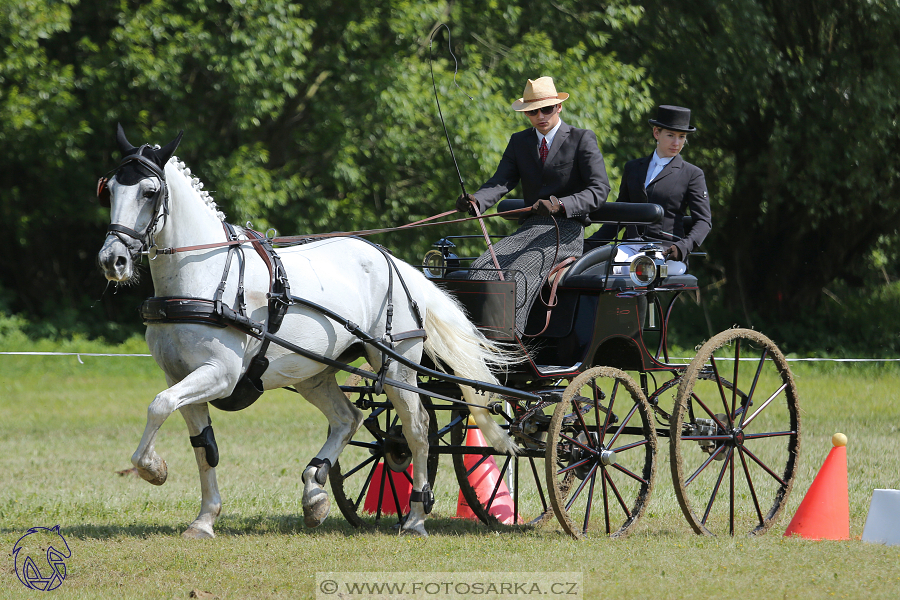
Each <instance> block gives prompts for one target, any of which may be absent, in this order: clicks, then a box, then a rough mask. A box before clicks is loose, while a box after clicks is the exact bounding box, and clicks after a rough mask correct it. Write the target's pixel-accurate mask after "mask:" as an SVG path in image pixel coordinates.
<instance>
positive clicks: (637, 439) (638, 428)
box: [544, 367, 656, 539]
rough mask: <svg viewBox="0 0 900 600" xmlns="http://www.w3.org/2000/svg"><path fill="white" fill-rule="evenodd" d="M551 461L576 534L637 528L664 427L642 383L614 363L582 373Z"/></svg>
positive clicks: (550, 449) (553, 482)
mask: <svg viewBox="0 0 900 600" xmlns="http://www.w3.org/2000/svg"><path fill="white" fill-rule="evenodd" d="M544 464H545V467H546V476H547V487H548V488H549V491H550V501H551V503H552V505H553V511H554V512H555V513H556V518H557V520H558V521H559V523H560V525H561V526H562V528H563V529H564V530H565V531H566V532H567V533H568V534H569V535H571V536H572V537H574V538H576V539H577V538H581V537H583V536H585V535H587V534H588V533H590V532H595V533H602V534H605V535H609V536H612V537H623V536H626V535H628V534H629V533H631V531H632V529H633V528H634V526H635V525H636V524H637V522H638V520H640V518H641V516H642V515H643V514H644V510H645V509H646V508H647V504H648V503H649V501H650V495H651V493H652V492H653V482H654V478H655V475H656V428H655V426H654V423H653V416H652V414H651V410H650V405H649V404H648V402H647V399H646V397H645V396H644V393H643V392H642V391H641V388H640V386H638V384H637V383H636V382H635V381H634V380H633V379H632V378H631V377H629V376H628V375H627V374H626V373H625V372H623V371H620V370H618V369H613V368H611V367H593V368H591V369H588V370H587V371H585V372H584V373H582V374H581V375H579V376H578V377H576V378H575V379H574V380H573V381H572V383H571V384H569V386H568V387H567V388H566V390H565V392H564V393H563V397H562V401H560V402H559V404H557V406H556V410H555V412H554V413H553V419H552V420H551V422H550V431H549V432H548V433H547V458H546V460H545V461H544ZM573 474H574V476H575V479H574V481H572V482H571V484H569V479H570V478H571V477H572V475H573ZM592 526H593V527H592Z"/></svg>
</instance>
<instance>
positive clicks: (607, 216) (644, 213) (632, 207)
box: [497, 198, 663, 225]
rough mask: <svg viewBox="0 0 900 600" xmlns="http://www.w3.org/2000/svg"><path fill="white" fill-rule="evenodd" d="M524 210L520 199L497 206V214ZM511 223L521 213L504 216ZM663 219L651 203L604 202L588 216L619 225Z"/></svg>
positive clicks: (661, 214) (511, 199) (510, 199)
mask: <svg viewBox="0 0 900 600" xmlns="http://www.w3.org/2000/svg"><path fill="white" fill-rule="evenodd" d="M520 208H525V201H524V200H522V199H521V198H506V199H504V200H501V201H500V204H498V205H497V212H499V213H503V212H507V211H510V210H518V209H520ZM504 218H506V219H509V220H511V221H515V220H518V219H520V218H522V213H516V214H512V215H508V216H505V217H504ZM662 218H663V209H662V206H659V205H658V204H653V203H651V202H640V203H634V202H604V203H603V206H601V207H600V208H598V209H597V210H595V211H594V212H592V213H591V214H590V219H591V223H618V224H619V225H652V224H654V223H659V222H660V221H662Z"/></svg>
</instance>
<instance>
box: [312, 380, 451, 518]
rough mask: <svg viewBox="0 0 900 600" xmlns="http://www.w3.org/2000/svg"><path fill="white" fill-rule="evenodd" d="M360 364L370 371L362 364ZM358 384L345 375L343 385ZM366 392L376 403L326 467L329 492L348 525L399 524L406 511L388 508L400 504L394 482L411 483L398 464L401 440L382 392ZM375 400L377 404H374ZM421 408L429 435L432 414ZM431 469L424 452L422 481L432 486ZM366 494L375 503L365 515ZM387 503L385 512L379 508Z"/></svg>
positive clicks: (434, 460)
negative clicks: (425, 476)
mask: <svg viewBox="0 0 900 600" xmlns="http://www.w3.org/2000/svg"><path fill="white" fill-rule="evenodd" d="M361 368H363V369H365V370H371V367H369V366H368V365H363V366H362V367H361ZM359 383H360V381H359V378H358V377H356V376H351V377H350V378H348V380H347V382H346V384H345V386H344V387H348V386H357V385H358V384H359ZM348 396H350V393H349V392H348ZM366 396H367V399H368V400H369V401H370V402H372V403H375V404H376V406H375V407H373V409H372V411H371V413H370V414H369V415H368V416H367V417H366V420H365V421H364V423H363V426H362V427H360V428H359V431H357V432H356V434H355V435H354V436H353V438H352V439H351V440H350V442H349V443H348V444H347V446H346V448H344V451H343V452H342V453H341V457H340V458H339V459H338V460H337V462H335V464H334V466H333V467H332V469H331V471H330V475H329V479H330V480H331V490H332V494H333V495H334V501H335V504H337V506H338V508H339V509H340V511H341V514H343V515H344V518H346V519H347V521H349V522H350V523H351V524H352V525H353V526H354V527H367V526H370V525H378V524H380V523H382V521H387V522H388V524H394V523H402V522H403V519H405V518H406V514H408V511H406V512H405V513H404V512H403V508H404V507H403V506H399V508H400V510H399V511H397V512H396V513H394V512H393V508H394V507H395V506H398V504H400V503H399V502H398V501H399V499H400V498H399V492H398V485H401V484H402V485H406V482H408V483H409V484H412V477H411V476H410V474H409V473H407V472H406V470H405V468H403V467H404V466H406V465H408V464H409V461H408V460H407V458H406V456H405V453H404V447H405V444H404V443H403V442H402V441H401V440H398V439H397V438H398V436H402V429H401V426H400V421H399V418H398V417H397V414H396V412H395V411H394V410H393V408H392V407H391V406H390V402H389V400H388V398H387V396H385V395H383V394H382V395H378V396H375V395H373V394H368V393H367V394H366ZM379 404H380V405H382V406H377V405H379ZM426 411H427V412H428V433H429V437H432V436H435V435H437V417H436V415H435V412H434V411H433V410H431V409H426ZM406 451H408V447H406ZM378 465H382V468H381V469H378ZM437 469H438V455H437V454H432V453H429V455H428V483H429V485H430V486H431V487H432V489H433V488H434V482H435V477H436V475H437ZM377 473H380V474H379V475H377ZM389 475H392V476H389ZM370 495H372V500H373V502H374V505H375V506H374V511H373V512H371V513H368V512H366V511H365V506H366V501H367V499H368V498H369V496H370ZM388 507H390V509H391V512H386V510H384V509H386V508H388ZM383 517H388V518H387V519H383Z"/></svg>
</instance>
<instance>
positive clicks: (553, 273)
mask: <svg viewBox="0 0 900 600" xmlns="http://www.w3.org/2000/svg"><path fill="white" fill-rule="evenodd" d="M576 260H578V257H577V256H570V257H569V258H566V259H565V260H563V261H562V262H561V263H559V264H558V265H556V266H555V267H553V268H552V269H550V272H549V273H548V274H547V281H548V282H550V281H551V280H552V282H553V283H552V284H551V286H550V297H549V298H548V299H547V301H546V302H544V299H543V298H541V302H542V303H543V305H544V306H546V307H547V318H546V320H545V321H544V328H543V329H541V330H540V331H539V332H537V333H535V334H527V335H526V334H523V335H524V337H537V336H539V335H541V334H543V333H544V332H545V331H547V327H549V326H550V317H551V316H552V314H553V308H554V307H555V306H556V304H557V299H556V288H557V286H559V280H560V279H562V274H563V271H564V270H565V269H566V268H567V267H568V266H569V265H571V264H572V263H574V262H575V261H576ZM538 294H540V292H538Z"/></svg>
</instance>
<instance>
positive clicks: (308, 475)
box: [98, 126, 517, 538]
mask: <svg viewBox="0 0 900 600" xmlns="http://www.w3.org/2000/svg"><path fill="white" fill-rule="evenodd" d="M117 139H118V143H119V146H120V149H121V150H122V152H123V156H125V157H126V158H125V159H124V160H123V162H122V164H121V165H120V166H119V167H118V169H117V170H116V174H115V176H114V177H112V178H111V180H109V181H108V182H105V180H104V185H103V186H101V188H98V189H102V188H103V187H105V190H106V191H107V192H108V193H109V196H107V198H108V199H109V201H110V205H111V211H110V212H111V215H110V227H109V233H108V234H107V236H106V241H105V242H104V244H103V248H102V249H101V250H100V253H99V255H98V260H99V263H100V266H101V269H102V270H103V272H104V274H105V276H106V278H107V279H108V280H109V281H113V282H116V283H126V282H128V281H129V280H132V279H133V278H134V277H135V274H136V271H135V264H134V263H135V260H136V259H138V260H139V256H140V253H141V252H142V251H143V252H145V253H146V252H148V251H149V254H150V255H151V258H152V260H151V261H150V273H151V275H152V278H153V286H154V291H155V294H156V296H157V297H162V298H166V297H168V298H202V299H208V300H212V299H213V298H214V296H215V294H216V291H217V288H218V287H219V286H220V283H221V282H222V281H225V286H224V295H223V296H222V300H223V302H224V304H227V305H228V306H229V307H230V306H235V307H238V306H239V304H240V296H239V293H238V288H239V281H240V279H241V269H242V268H243V271H244V272H243V284H244V288H245V289H246V292H245V294H244V297H245V302H246V315H247V316H248V317H249V318H250V319H252V320H254V321H256V322H261V323H265V322H266V321H267V320H268V319H269V314H270V313H269V308H268V299H267V293H268V292H269V291H270V283H271V278H270V271H269V268H268V266H267V265H266V263H265V262H264V260H263V258H262V256H261V255H258V254H257V252H255V251H254V250H252V249H250V244H245V245H243V248H244V250H243V253H242V254H243V255H242V256H240V255H239V256H237V258H236V259H235V260H229V258H228V253H229V247H233V246H225V245H222V243H223V242H226V239H227V238H226V233H225V230H224V228H223V223H224V215H223V214H222V213H221V212H219V211H218V210H217V208H216V205H215V204H214V203H213V201H212V198H210V196H209V194H207V193H206V192H203V191H202V187H203V185H202V183H200V182H199V180H198V179H197V178H196V177H192V175H191V172H190V170H189V169H187V168H185V165H184V163H183V162H181V161H179V160H178V159H177V158H176V157H174V156H173V154H174V152H175V148H176V147H177V146H178V143H179V142H180V140H181V134H179V136H178V137H177V138H176V139H175V140H173V141H172V142H171V143H169V144H168V145H167V146H166V147H164V148H159V147H158V146H156V147H150V146H147V145H145V146H141V147H140V148H136V147H134V146H133V145H131V144H130V143H129V142H128V141H127V139H126V138H125V135H124V133H123V131H122V128H121V126H120V127H119V129H118V136H117ZM235 229H236V230H237V236H238V238H239V239H244V240H246V239H247V238H248V236H249V233H248V231H246V230H243V229H240V228H235ZM216 244H218V245H216ZM198 245H200V246H203V245H213V246H212V247H205V248H201V249H196V248H195V249H192V250H180V249H182V248H186V247H192V248H193V247H196V246H198ZM158 248H177V249H179V251H176V252H174V253H172V254H163V253H159V254H156V250H157V249H158ZM277 253H278V255H279V256H280V258H281V260H282V261H283V265H284V270H285V271H286V273H287V278H288V281H289V284H290V285H291V286H293V294H294V295H295V296H296V297H302V298H303V299H306V300H310V301H312V302H314V303H316V304H318V305H320V306H323V307H326V308H328V309H330V310H332V311H334V312H335V313H337V314H339V315H341V316H342V317H344V318H345V319H347V320H348V321H352V322H354V323H356V324H358V325H359V327H360V329H361V330H362V331H365V332H368V333H369V334H371V336H372V337H374V338H376V339H381V338H382V337H383V336H384V335H385V332H386V323H387V317H386V313H387V307H388V304H389V302H388V300H389V299H388V290H389V279H390V274H389V270H390V269H391V268H392V266H391V264H389V263H392V264H393V268H395V269H396V270H395V275H393V277H394V280H395V283H396V280H397V277H398V276H399V277H402V279H403V281H404V282H405V284H406V287H408V289H409V294H410V295H411V300H414V301H415V303H416V304H417V305H418V308H419V311H420V317H421V319H422V320H423V321H424V323H423V324H422V325H420V323H419V322H418V319H417V317H416V314H415V310H414V309H413V308H412V305H411V301H410V298H408V297H407V294H406V292H404V289H403V287H404V286H402V285H394V286H393V304H394V306H395V307H396V311H395V314H394V315H393V330H392V331H393V332H395V335H396V334H397V333H399V332H409V331H414V330H416V329H418V328H420V327H424V330H425V332H426V333H427V337H426V338H425V339H424V340H423V339H422V337H421V336H418V337H409V338H406V339H403V340H402V341H399V342H396V343H395V345H394V348H395V350H396V351H397V352H398V353H400V354H401V355H402V356H403V357H406V358H408V359H409V360H411V361H413V362H415V363H418V362H420V360H421V357H422V352H423V350H424V351H425V352H426V353H428V354H429V355H430V356H431V357H432V358H433V359H434V362H435V364H441V363H443V364H444V365H446V366H447V367H448V368H449V369H450V370H452V372H453V373H455V374H456V375H457V376H460V377H463V378H466V379H470V380H475V381H481V382H488V383H496V382H497V380H496V379H495V377H494V375H493V374H492V368H498V367H502V366H505V365H506V364H509V363H510V362H511V361H512V360H513V359H511V358H510V356H509V354H506V353H504V352H503V351H502V349H499V348H497V347H496V346H495V345H493V344H491V343H490V342H489V341H488V340H486V339H485V338H484V336H483V335H481V334H480V333H479V332H478V330H477V329H476V328H475V327H474V326H473V325H472V324H471V323H470V322H469V320H468V319H467V318H466V316H465V314H464V313H463V312H462V311H461V310H460V308H459V306H458V304H457V303H456V302H455V301H454V300H453V299H452V298H451V297H449V296H448V295H446V294H445V293H444V292H442V291H441V290H440V289H438V288H437V287H436V286H434V285H433V284H432V283H431V282H429V281H428V280H427V279H426V278H425V277H424V276H423V275H422V274H421V273H419V272H418V271H417V270H416V269H414V268H412V267H411V266H409V265H408V264H406V263H404V262H402V261H400V260H397V259H394V258H390V257H389V256H388V255H387V254H386V253H384V252H382V251H380V250H379V249H378V248H377V247H375V246H374V245H372V244H369V243H367V242H364V241H362V240H359V239H353V238H331V239H327V240H324V241H318V242H314V243H310V244H307V245H303V246H296V247H291V248H285V249H278V250H277ZM154 255H155V257H154ZM242 263H243V267H242V266H241V264H242ZM226 265H228V266H226ZM226 273H227V277H225V276H224V275H225V274H226ZM163 308H165V307H163ZM145 318H146V313H145ZM278 336H279V337H281V338H283V339H286V340H290V341H291V343H293V344H296V345H298V346H300V347H302V348H304V349H306V350H308V351H310V352H312V353H315V354H317V355H321V356H324V357H326V358H330V359H341V360H343V361H344V362H349V360H353V359H354V358H355V356H361V355H362V354H365V355H366V357H367V359H368V361H369V363H370V364H371V365H373V367H374V369H376V370H378V369H380V368H381V365H382V354H381V352H379V351H376V350H374V349H373V348H372V347H371V346H369V345H361V344H360V343H359V339H358V338H357V337H355V336H354V335H353V334H352V333H351V332H350V331H348V329H347V328H346V327H344V326H343V323H338V322H335V321H334V320H332V319H330V318H328V317H326V316H325V315H323V314H322V313H321V312H320V311H316V310H313V309H310V308H309V307H307V306H306V305H303V304H301V303H294V304H292V305H290V306H289V307H288V311H287V314H286V315H285V317H284V321H283V323H282V325H281V328H280V329H279V330H278ZM397 337H401V338H402V337H403V336H397ZM146 339H147V344H148V346H149V347H150V352H151V353H152V354H153V357H154V358H155V359H156V362H157V364H158V365H159V366H160V368H161V369H162V370H163V372H164V373H165V375H166V381H167V383H168V385H169V388H168V389H166V390H164V391H162V392H160V393H159V394H157V396H156V398H155V399H154V400H153V401H152V402H151V403H150V406H149V408H148V411H147V426H146V428H145V430H144V434H143V437H142V438H141V441H140V444H139V445H138V448H137V450H136V451H135V453H134V455H133V456H132V458H131V461H132V463H133V464H134V466H135V467H136V468H137V471H138V473H139V474H140V475H141V477H143V478H144V479H145V480H147V481H149V482H150V483H153V484H155V485H162V484H163V483H165V481H166V476H167V468H166V462H165V461H164V460H163V459H162V458H161V457H160V456H159V455H158V454H157V452H156V448H155V441H156V435H157V432H158V431H159V428H160V427H161V426H162V424H163V422H164V421H165V420H166V418H167V417H168V416H169V415H170V414H172V412H173V411H175V410H179V411H181V414H182V416H183V417H184V419H185V421H186V422H187V426H188V431H189V433H190V436H191V443H192V445H193V446H194V447H195V449H194V453H195V455H196V460H197V466H198V467H199V470H200V488H201V491H202V496H203V498H202V502H201V507H200V514H199V515H198V516H197V518H196V519H195V520H194V521H193V523H191V525H190V527H188V529H187V530H186V531H185V532H184V533H183V535H184V536H185V537H188V538H206V537H214V533H213V525H214V523H215V520H216V518H217V517H218V516H219V514H220V512H221V507H222V503H221V499H220V496H219V489H218V484H217V482H216V474H215V465H216V464H217V463H218V450H217V448H216V445H215V438H214V437H213V435H212V428H211V420H210V417H209V410H208V404H207V403H209V402H214V401H216V400H217V399H222V398H228V397H229V396H231V394H232V392H233V391H234V390H235V386H236V385H237V384H238V382H239V381H240V380H241V377H242V375H243V374H244V373H245V372H246V371H247V369H248V367H249V365H250V364H251V361H252V360H253V358H254V356H255V355H256V354H257V351H258V349H259V348H260V346H261V343H262V342H261V341H260V339H259V336H258V335H251V334H248V332H247V330H246V329H241V328H239V327H235V326H228V327H224V328H223V327H221V326H216V325H215V324H212V323H210V324H205V323H204V322H202V319H201V322H185V321H180V322H164V321H162V322H155V323H154V322H150V323H148V326H147V333H146ZM265 356H266V358H267V359H268V361H269V364H268V368H267V369H266V370H265V372H264V373H263V375H262V377H261V381H262V387H263V388H264V389H274V388H279V387H285V386H295V388H296V389H297V390H298V391H299V392H300V393H301V394H302V395H303V396H304V397H305V398H306V399H307V400H308V401H309V402H311V403H312V404H313V405H315V406H316V407H317V408H318V409H319V410H321V411H322V412H323V413H324V414H325V416H326V417H327V418H328V422H329V424H330V426H331V432H330V434H329V435H328V438H327V440H326V441H325V444H324V445H323V446H322V448H321V450H319V452H318V454H316V456H315V458H313V459H312V460H311V461H310V464H309V466H307V467H306V468H305V469H304V470H303V472H302V481H303V483H304V489H303V500H302V504H303V512H304V522H305V523H306V525H307V526H309V527H315V526H317V525H319V524H320V523H321V522H322V521H323V520H324V519H325V518H326V517H327V516H328V512H329V508H330V502H329V499H328V494H327V492H326V491H325V489H324V487H323V485H324V484H325V481H326V477H327V469H328V467H330V465H331V464H333V463H334V462H335V461H336V460H337V458H338V455H339V454H340V453H341V451H342V450H343V448H344V446H345V445H346V444H347V443H348V441H349V440H350V439H351V437H352V436H353V434H354V433H355V432H356V430H357V429H358V428H359V426H360V425H361V423H362V421H363V415H362V412H361V411H360V410H359V409H358V408H356V407H355V406H354V405H353V404H352V403H351V402H350V401H349V400H348V399H347V397H346V396H345V395H344V394H343V393H342V392H341V389H340V387H339V386H338V383H337V381H336V379H335V374H336V372H337V371H338V369H337V368H335V367H334V366H327V365H325V364H323V363H321V362H318V361H316V360H311V359H309V358H304V357H303V356H301V355H299V354H297V353H294V352H291V351H288V350H286V349H284V348H283V347H281V346H278V345H275V344H272V345H269V346H268V349H267V351H266V353H265ZM386 374H387V377H389V378H390V379H392V380H394V381H397V382H404V383H405V384H407V385H409V386H412V388H411V389H398V388H396V387H391V386H386V387H385V392H386V394H387V396H388V397H389V398H390V400H391V402H392V403H393V406H394V408H395V409H396V411H397V414H398V415H399V417H400V419H401V420H402V423H403V432H404V435H405V437H406V439H407V441H408V443H409V447H410V449H411V451H412V456H413V464H414V474H413V489H414V496H413V499H414V501H413V502H412V503H411V508H410V514H409V515H408V517H407V518H406V520H405V521H404V523H403V525H402V529H403V530H404V531H409V532H414V533H418V534H421V535H427V534H426V532H425V527H424V521H425V515H426V512H427V510H429V509H430V505H429V506H427V507H426V504H428V502H429V500H430V501H431V502H433V494H431V492H430V489H429V487H428V476H427V473H426V472H425V466H426V465H427V464H428V461H427V456H428V441H427V433H428V414H427V412H426V411H425V410H424V409H423V407H422V405H421V403H420V399H419V396H418V394H417V393H416V392H415V389H416V388H415V385H416V373H415V371H414V370H413V369H411V368H409V367H408V366H404V365H403V364H401V362H400V361H397V360H392V361H388V367H387V369H386ZM461 387H462V391H463V396H464V399H465V401H466V402H468V403H470V404H477V405H480V406H485V405H486V403H487V401H488V399H489V397H490V395H489V394H478V393H475V391H474V390H473V389H471V388H468V387H465V386H461ZM471 410H472V414H473V416H474V418H475V421H476V423H477V424H478V426H479V427H480V428H481V430H482V432H483V433H484V435H485V437H486V438H487V440H488V441H489V442H490V443H491V444H492V445H493V446H494V447H495V448H496V449H498V450H499V451H502V452H506V453H514V452H515V451H516V449H517V447H516V445H515V443H514V442H513V441H512V439H511V438H510V437H509V436H508V435H507V434H506V432H504V431H503V429H502V428H500V427H499V426H498V425H497V423H496V422H494V420H493V419H492V418H491V417H490V415H489V413H488V411H487V410H486V409H485V408H476V407H473V408H472V409H471ZM210 463H212V464H210ZM429 495H430V498H429Z"/></svg>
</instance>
